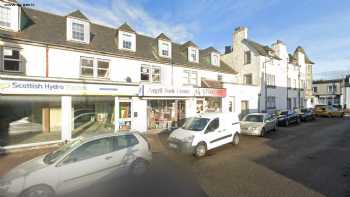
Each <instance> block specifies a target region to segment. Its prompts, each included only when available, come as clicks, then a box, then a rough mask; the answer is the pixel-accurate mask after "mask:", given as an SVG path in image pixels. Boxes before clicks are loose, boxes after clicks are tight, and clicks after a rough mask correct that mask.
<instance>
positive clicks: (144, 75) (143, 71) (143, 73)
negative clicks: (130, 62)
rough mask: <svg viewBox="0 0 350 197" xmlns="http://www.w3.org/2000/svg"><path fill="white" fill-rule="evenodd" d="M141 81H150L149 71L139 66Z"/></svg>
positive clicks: (146, 67)
mask: <svg viewBox="0 0 350 197" xmlns="http://www.w3.org/2000/svg"><path fill="white" fill-rule="evenodd" d="M141 80H142V81H149V80H150V69H149V67H148V66H141Z"/></svg>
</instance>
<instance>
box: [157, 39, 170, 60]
mask: <svg viewBox="0 0 350 197" xmlns="http://www.w3.org/2000/svg"><path fill="white" fill-rule="evenodd" d="M158 47H159V56H160V57H165V58H171V42H168V41H164V40H158Z"/></svg>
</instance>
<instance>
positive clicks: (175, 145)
mask: <svg viewBox="0 0 350 197" xmlns="http://www.w3.org/2000/svg"><path fill="white" fill-rule="evenodd" d="M169 146H170V147H171V148H175V149H177V144H173V143H169Z"/></svg>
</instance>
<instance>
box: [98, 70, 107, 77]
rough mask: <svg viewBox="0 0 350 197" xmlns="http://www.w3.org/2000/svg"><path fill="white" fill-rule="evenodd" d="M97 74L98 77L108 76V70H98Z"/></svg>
mask: <svg viewBox="0 0 350 197" xmlns="http://www.w3.org/2000/svg"><path fill="white" fill-rule="evenodd" d="M97 76H98V77H100V78H108V70H98V71H97Z"/></svg>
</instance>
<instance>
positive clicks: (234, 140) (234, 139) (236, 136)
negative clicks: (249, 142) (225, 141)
mask: <svg viewBox="0 0 350 197" xmlns="http://www.w3.org/2000/svg"><path fill="white" fill-rule="evenodd" d="M232 144H233V145H234V146H237V145H238V144H239V135H238V133H236V134H235V135H234V136H233V139H232Z"/></svg>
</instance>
